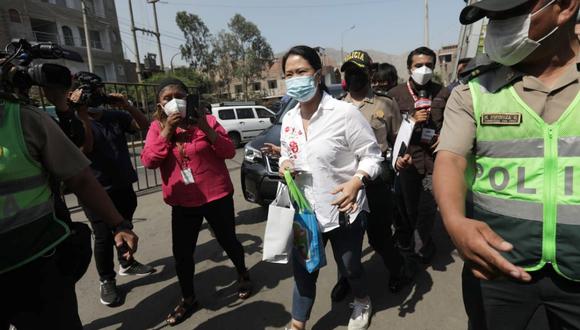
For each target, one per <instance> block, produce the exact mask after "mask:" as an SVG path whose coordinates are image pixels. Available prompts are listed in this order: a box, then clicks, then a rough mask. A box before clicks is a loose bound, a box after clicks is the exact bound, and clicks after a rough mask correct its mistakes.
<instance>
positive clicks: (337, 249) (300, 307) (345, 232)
mask: <svg viewBox="0 0 580 330" xmlns="http://www.w3.org/2000/svg"><path fill="white" fill-rule="evenodd" d="M366 217H367V213H366V212H364V211H363V212H361V213H360V214H359V215H358V217H357V218H356V220H355V221H354V222H353V223H352V224H350V225H348V226H345V227H339V228H336V229H333V230H331V231H329V232H326V233H323V234H322V239H323V243H324V245H325V246H326V243H327V242H328V241H330V244H331V246H332V252H333V254H334V260H335V261H336V264H337V266H338V270H339V273H340V274H343V275H344V276H345V277H346V278H347V280H348V283H349V284H350V287H351V289H352V292H353V294H354V296H355V297H356V298H360V299H362V298H365V297H367V296H368V290H367V283H366V278H365V275H364V269H363V266H362V263H361V255H362V242H363V237H364V233H365V223H366ZM297 255H298V254H297V253H292V267H293V271H294V293H293V299H292V318H293V319H295V320H297V321H301V322H306V321H307V320H308V319H309V318H310V312H311V311H312V306H313V305H314V300H315V298H316V280H317V279H318V271H315V272H313V273H308V271H307V270H306V268H304V266H303V265H302V264H301V263H300V260H299V259H298V257H297Z"/></svg>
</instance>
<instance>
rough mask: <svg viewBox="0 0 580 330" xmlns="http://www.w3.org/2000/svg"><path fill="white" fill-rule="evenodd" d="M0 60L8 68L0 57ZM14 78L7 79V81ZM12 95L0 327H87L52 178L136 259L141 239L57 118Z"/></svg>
mask: <svg viewBox="0 0 580 330" xmlns="http://www.w3.org/2000/svg"><path fill="white" fill-rule="evenodd" d="M0 65H2V69H3V70H4V69H5V68H6V66H5V62H4V61H3V60H0ZM48 78H50V77H48ZM4 79H7V78H5V77H4ZM11 82H12V81H11ZM11 82H8V83H6V82H5V81H2V88H6V86H8V85H9V83H11ZM21 90H25V91H26V92H27V90H26V89H22V88H21ZM8 95H16V93H11V91H6V90H2V93H0V251H2V257H1V258H0V292H2V300H3V301H4V302H9V303H7V304H3V306H2V308H1V309H0V329H8V327H9V324H12V325H14V326H16V327H17V328H18V329H19V330H26V329H41V328H52V329H82V324H81V321H80V319H79V316H78V307H77V301H76V295H75V289H74V283H75V282H74V280H73V279H72V278H71V277H69V276H66V274H63V270H62V269H61V268H60V267H59V265H58V262H59V254H60V253H61V249H60V248H59V247H60V246H61V245H62V243H63V241H65V240H66V239H67V237H68V236H69V235H70V229H69V226H67V225H66V224H65V223H64V222H63V221H62V220H61V219H58V217H57V216H56V214H55V211H54V209H53V199H54V196H53V192H52V189H51V185H50V183H49V182H60V181H62V182H64V184H65V185H66V187H67V188H68V189H70V190H71V191H72V192H73V193H75V194H76V195H77V197H78V198H79V200H80V201H81V202H82V203H83V204H85V205H87V206H88V207H90V208H91V209H93V210H97V213H98V214H99V216H100V217H101V218H102V219H103V220H104V222H105V223H106V224H107V226H108V230H111V232H112V233H113V234H112V235H113V236H114V240H115V244H116V245H117V246H121V245H125V246H127V248H128V249H127V252H126V253H125V255H124V257H125V258H129V259H130V258H132V254H133V253H134V252H135V251H136V250H137V241H138V238H137V236H136V235H135V234H134V233H133V232H132V231H131V229H130V228H127V227H125V226H124V225H123V218H122V216H121V215H120V214H119V213H118V212H117V211H116V209H115V207H114V206H113V204H112V203H111V200H110V199H109V198H108V196H107V194H106V193H105V191H104V190H103V189H102V187H101V186H100V185H99V183H98V181H97V180H95V177H94V176H93V174H92V173H91V171H90V169H89V161H88V160H87V159H86V157H85V156H84V155H83V154H82V153H81V152H80V151H79V150H78V148H77V147H75V145H74V144H73V143H72V142H71V141H70V140H69V139H68V138H67V136H65V134H63V132H62V131H61V130H60V129H59V127H58V126H57V124H56V123H55V122H54V121H53V120H52V119H51V118H50V117H49V116H48V115H47V114H46V113H44V112H42V111H40V110H39V109H37V108H36V107H33V106H30V105H28V104H27V102H26V101H22V100H19V99H16V98H12V97H9V96H8Z"/></svg>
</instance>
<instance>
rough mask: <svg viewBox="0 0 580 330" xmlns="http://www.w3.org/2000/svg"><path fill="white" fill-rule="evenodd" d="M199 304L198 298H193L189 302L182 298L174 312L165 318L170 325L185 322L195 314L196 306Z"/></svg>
mask: <svg viewBox="0 0 580 330" xmlns="http://www.w3.org/2000/svg"><path fill="white" fill-rule="evenodd" d="M196 306H197V300H192V301H191V302H187V301H185V300H183V299H182V300H181V302H180V303H179V305H177V307H175V309H174V310H173V312H171V313H170V314H169V315H167V318H166V319H165V323H167V325H169V326H172V327H173V326H176V325H178V324H179V323H181V322H183V321H184V320H185V319H187V318H188V317H190V316H191V315H192V314H193V311H194V309H195V307H196Z"/></svg>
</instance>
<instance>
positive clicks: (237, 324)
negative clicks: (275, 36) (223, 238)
mask: <svg viewBox="0 0 580 330" xmlns="http://www.w3.org/2000/svg"><path fill="white" fill-rule="evenodd" d="M242 160H243V149H238V151H237V155H236V157H235V159H233V160H228V161H227V165H228V168H229V169H230V174H231V177H232V181H233V182H234V186H235V189H236V191H235V204H236V213H237V219H236V221H237V233H238V237H239V239H240V241H241V242H242V244H243V245H244V248H245V251H246V264H247V266H248V268H249V270H250V274H251V276H252V280H253V282H254V295H253V296H252V297H250V298H249V299H248V300H246V301H241V300H239V299H237V285H236V277H237V276H236V272H235V268H234V267H233V265H232V264H231V262H230V261H229V259H228V258H227V256H226V255H225V253H224V252H223V250H222V249H221V247H220V246H219V245H218V244H217V242H216V241H215V239H213V238H212V236H211V235H210V232H209V230H207V225H206V224H204V226H203V227H202V228H203V229H202V231H201V233H200V235H199V240H198V243H197V249H196V252H195V260H196V275H195V284H196V295H197V298H198V300H199V303H200V308H198V310H197V311H196V312H195V313H194V314H193V316H192V317H190V318H189V319H188V320H186V321H185V322H184V323H182V324H180V325H179V326H177V327H175V328H176V329H207V330H215V329H227V330H229V329H241V330H246V329H248V330H261V329H284V328H285V326H287V325H288V324H289V321H290V318H291V316H290V311H291V306H292V286H293V280H292V273H291V268H290V266H289V265H278V264H269V263H265V262H261V257H262V254H261V248H262V237H263V234H264V228H265V224H266V222H265V220H266V217H267V212H266V210H265V209H263V208H261V207H260V206H258V205H255V204H251V203H248V202H246V201H245V200H244V198H243V195H242V192H241V187H240V166H241V162H242ZM73 218H74V220H79V221H86V218H85V216H84V213H83V212H77V213H75V214H73ZM134 224H135V232H136V233H137V234H138V235H139V237H140V241H139V251H138V253H137V255H136V258H137V259H138V260H139V261H140V262H142V263H149V264H151V265H153V266H155V267H156V268H157V273H155V274H153V275H149V276H147V277H140V278H139V277H121V276H117V283H118V285H119V286H120V289H121V291H122V292H123V293H124V294H125V295H126V297H125V299H124V303H123V305H122V306H120V307H107V306H104V305H102V304H101V303H100V302H99V281H98V275H97V272H96V268H95V266H94V263H93V264H91V266H90V267H89V269H88V271H87V273H86V275H85V276H84V277H83V278H82V279H81V280H80V281H79V283H78V284H77V287H76V289H77V295H78V300H79V313H80V317H81V320H82V321H83V325H84V326H85V329H151V328H154V329H160V328H164V327H166V326H165V322H164V320H165V316H166V315H167V314H168V313H169V312H170V311H171V310H172V309H173V308H174V307H175V305H176V304H177V303H178V301H179V300H178V299H179V298H180V292H179V286H178V284H177V278H176V276H175V270H174V263H173V258H172V254H171V228H170V207H169V206H167V205H166V204H165V203H164V202H163V200H162V197H161V192H155V193H152V194H148V195H144V196H141V197H139V207H138V209H137V212H136V214H135V220H134ZM435 231H436V235H435V236H436V243H437V246H438V254H437V256H436V258H435V260H434V262H433V266H430V267H428V268H426V269H424V270H423V269H422V270H421V271H420V272H419V274H418V275H417V277H416V284H415V285H414V286H413V287H406V288H405V289H403V290H402V292H400V293H399V294H396V295H393V294H391V293H390V292H389V291H388V288H387V285H386V283H387V280H388V274H387V272H386V270H385V268H384V266H383V264H382V261H381V260H380V258H379V257H378V256H377V255H375V254H374V252H372V250H371V249H370V248H369V247H368V244H367V243H366V241H365V245H364V252H363V254H364V266H365V270H366V272H367V278H368V281H369V286H370V289H371V298H372V302H373V311H374V316H373V319H372V324H371V327H370V329H387V328H389V329H399V330H405V329H409V330H416V329H421V330H422V329H449V330H455V329H457V330H463V329H466V327H467V325H466V316H465V312H464V308H463V303H462V300H461V281H460V273H461V267H462V262H461V260H460V259H459V257H458V256H457V254H456V252H455V251H454V250H453V248H452V246H451V244H450V242H449V240H448V238H447V235H446V234H445V233H444V231H443V229H442V227H441V224H440V222H439V223H438V224H437V225H436V229H435ZM326 253H327V256H328V258H327V259H328V265H327V266H326V267H324V268H323V269H322V270H321V272H320V276H319V280H318V293H317V301H316V303H315V305H314V308H313V311H312V316H311V320H310V322H309V323H308V327H309V329H315V330H316V329H318V330H325V329H335V328H336V329H346V325H347V324H348V318H349V315H350V309H349V307H348V303H349V302H350V300H351V299H352V298H351V297H349V298H347V299H346V300H345V301H343V302H341V303H338V304H332V303H331V300H330V291H331V290H332V287H333V285H334V284H335V281H336V266H335V263H334V260H333V258H332V257H331V256H332V251H331V249H330V245H328V246H327V249H326Z"/></svg>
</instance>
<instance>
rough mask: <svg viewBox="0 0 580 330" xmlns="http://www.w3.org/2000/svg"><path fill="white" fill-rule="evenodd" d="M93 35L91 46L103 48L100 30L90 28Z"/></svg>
mask: <svg viewBox="0 0 580 330" xmlns="http://www.w3.org/2000/svg"><path fill="white" fill-rule="evenodd" d="M89 34H90V35H91V47H92V48H96V49H103V43H102V42H101V34H100V33H99V31H95V30H90V31H89Z"/></svg>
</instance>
